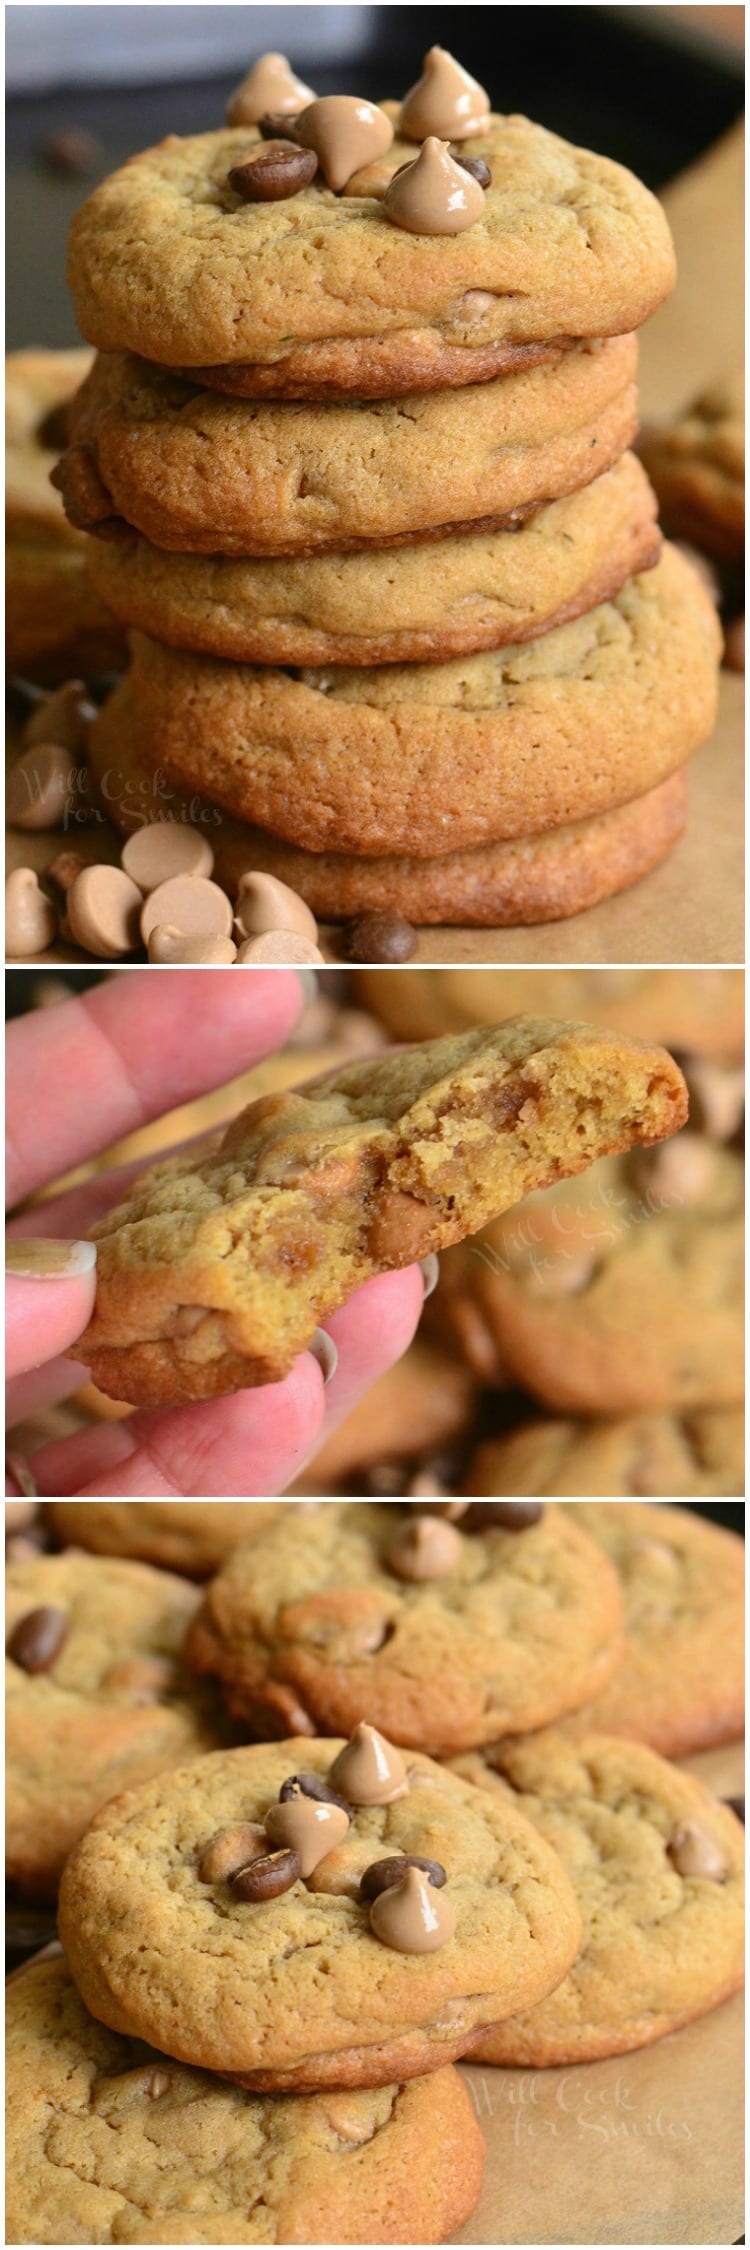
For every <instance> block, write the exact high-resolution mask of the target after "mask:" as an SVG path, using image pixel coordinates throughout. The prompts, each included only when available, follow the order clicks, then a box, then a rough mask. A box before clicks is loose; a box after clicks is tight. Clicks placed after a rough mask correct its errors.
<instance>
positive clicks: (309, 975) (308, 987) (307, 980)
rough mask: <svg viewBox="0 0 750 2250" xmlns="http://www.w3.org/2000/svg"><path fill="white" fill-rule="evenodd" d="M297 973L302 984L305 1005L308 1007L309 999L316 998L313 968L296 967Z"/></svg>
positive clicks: (315, 977)
mask: <svg viewBox="0 0 750 2250" xmlns="http://www.w3.org/2000/svg"><path fill="white" fill-rule="evenodd" d="M297 975H298V977H299V981H300V984H301V986H302V994H303V999H304V1003H305V1007H306V1008H307V1007H309V1004H310V1001H311V1000H317V997H318V979H317V976H316V973H315V970H314V969H298V970H297Z"/></svg>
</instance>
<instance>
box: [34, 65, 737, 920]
mask: <svg viewBox="0 0 750 2250" xmlns="http://www.w3.org/2000/svg"><path fill="white" fill-rule="evenodd" d="M269 62H272V63H273V64H274V68H273V69H272V70H270V73H269ZM278 63H279V58H267V57H266V58H263V60H262V61H261V63H259V64H258V65H257V66H256V68H255V70H254V71H253V72H251V73H250V77H249V79H248V81H247V82H246V84H245V86H244V88H243V89H241V91H240V95H239V96H238V97H237V98H236V100H235V103H234V104H233V105H232V106H231V107H230V112H229V114H230V117H231V118H232V125H231V127H230V128H229V129H228V130H226V131H222V132H217V133H214V134H209V135H204V136H202V137H201V138H199V139H195V140H192V141H184V142H180V141H171V142H167V143H165V144H164V145H163V147H162V148H161V149H158V150H155V151H151V152H149V153H148V154H147V155H145V156H143V157H140V158H137V159H135V160H133V161H131V163H130V165H129V166H127V167H126V168H125V170H124V171H122V172H121V173H119V174H115V175H114V177H113V178H112V179H111V180H110V181H108V182H105V183H104V185H103V187H101V188H99V189H97V190H96V192H95V194H94V195H93V196H92V198H91V199H90V201H89V203H88V204H87V205H86V206H84V209H83V211H82V212H81V213H80V214H79V217H78V219H77V221H76V222H75V225H74V229H73V236H72V242H71V255H70V269H69V270H70V278H71V284H72V288H73V294H74V299H75V304H76V311H77V315H78V319H79V323H80V325H81V327H82V329H83V332H84V333H85V335H86V336H87V337H88V338H89V339H90V341H92V342H94V343H95V344H96V345H97V346H98V350H99V357H98V358H97V360H96V362H95V365H94V368H93V371H92V373H91V375H90V376H89V378H88V380H87V382H86V384H85V385H84V387H83V390H82V392H81V394H80V398H79V401H78V406H77V409H76V419H75V432H74V440H73V443H72V445H71V447H70V448H69V450H68V452H67V454H66V456H65V457H64V460H63V463H62V465H61V469H60V472H59V476H60V482H61V488H62V490H63V493H64V497H65V504H66V508H67V511H68V514H69V516H70V517H71V519H72V521H73V522H74V523H75V524H76V525H77V526H78V527H80V528H82V529H83V530H85V531H86V532H87V533H88V534H89V535H90V536H89V561H90V570H91V576H92V581H93V585H94V587H95V589H96V592H97V595H98V596H99V597H100V598H102V599H103V600H104V601H105V602H106V603H108V604H109V605H110V607H111V609H112V610H113V612H114V614H115V616H116V617H117V619H118V620H119V622H120V624H121V625H122V626H125V627H127V628H128V629H129V630H130V631H131V633H132V641H131V651H132V662H131V669H130V673H129V675H128V678H127V679H126V681H125V682H124V683H123V684H122V686H121V687H120V688H119V690H118V691H117V693H116V694H115V696H114V697H113V699H112V700H111V702H110V703H109V704H108V706H107V707H106V709H105V711H104V712H103V714H102V716H101V719H100V720H99V722H98V725H97V726H96V728H95V729H94V733H93V744H92V763H93V769H94V773H95V776H96V777H98V779H99V782H100V783H101V782H102V780H103V777H105V776H106V790H107V802H108V809H109V810H110V812H112V811H113V809H114V811H115V813H116V809H117V808H116V795H117V793H118V790H117V780H116V777H117V776H119V784H120V786H119V796H120V799H121V804H122V810H121V813H120V815H119V817H120V819H121V822H122V824H123V825H125V826H126V825H128V824H130V825H132V824H133V822H134V821H137V820H144V819H153V818H159V817H164V810H165V794H166V792H167V791H168V792H169V793H170V801H171V804H172V810H173V811H174V810H175V809H177V810H178V811H182V813H183V814H184V815H185V816H186V817H190V808H191V807H192V817H193V818H196V817H199V811H200V800H201V799H204V800H207V801H208V802H209V803H210V804H211V805H212V806H213V807H214V808H218V809H219V810H220V813H221V822H220V825H219V826H218V827H217V828H216V830H215V832H214V831H213V830H212V842H213V843H214V844H215V846H216V865H217V871H218V874H219V876H220V879H221V880H222V881H224V882H225V883H226V886H227V888H228V889H230V890H231V889H232V888H233V887H235V886H236V882H237V879H238V876H239V874H240V873H242V872H244V871H245V869H246V868H247V867H248V865H250V864H252V865H254V866H256V867H257V868H259V869H262V870H265V871H267V872H269V873H272V874H274V875H276V876H278V877H280V878H281V879H282V880H283V881H285V882H287V883H288V884H289V885H290V886H291V887H292V888H293V889H295V890H296V891H298V892H299V893H300V894H301V895H302V897H303V898H304V900H305V901H306V903H307V904H308V906H309V907H310V908H311V909H312V911H313V912H314V913H315V914H316V915H317V916H319V917H321V918H323V919H331V920H336V919H341V918H346V917H347V916H349V915H356V914H357V913H358V912H360V911H362V910H367V909H369V908H383V909H386V910H389V911H394V912H398V913H401V914H404V915H406V916H408V917H409V918H410V919H411V920H412V921H416V922H420V921H421V922H445V923H451V922H457V923H469V924H472V923H473V924H477V925H480V924H494V925H498V924H503V923H509V924H510V923H519V922H521V923H523V922H529V923H531V922H535V921H544V920H548V919H555V918H557V917H560V916H565V915H570V914H573V913H575V912H577V911H579V910H580V909H582V908H584V907H586V906H588V905H590V904H592V903H594V902H595V901H596V900H597V899H600V898H603V897H605V896H607V895H609V894H610V893H612V892H615V891H617V890H618V889H620V888H622V887H624V886H625V885H627V884H628V883H630V882H632V881H634V880H635V879H636V878H637V877H638V876H639V875H640V874H642V873H643V872H644V871H645V870H646V869H647V868H648V867H650V866H652V865H654V864H655V863H656V862H657V861H658V860H660V859H661V858H662V857H663V856H664V854H665V853H666V852H667V850H668V849H669V847H670V845H671V844H672V843H673V842H674V841H675V839H676V837H677V836H678V835H679V834H680V832H681V830H682V828H683V825H684V820H685V807H686V791H685V773H684V768H685V765H686V762H687V760H688V759H689V758H690V756H691V754H692V753H693V751H694V750H695V749H696V748H697V747H698V745H699V744H700V743H701V742H702V741H703V740H705V738H706V736H707V735H708V733H709V732H710V729H711V725H712V722H713V716H714V710H715V697H716V664H717V655H718V646H719V636H718V628H717V624H716V618H715V615H714V611H713V607H712V604H711V603H710V601H709V599H708V597H707V596H706V593H705V590H704V589H702V588H701V586H700V585H699V584H698V582H697V580H696V577H695V574H694V573H693V572H692V570H691V569H690V567H689V565H688V564H687V563H686V562H685V560H684V558H683V557H682V556H680V555H679V554H678V553H677V552H676V551H674V550H672V549H669V548H663V547H662V546H661V541H660V535H659V533H658V529H657V526H656V520H655V517H656V504H655V500H654V497H653V494H652V492H651V489H650V486H649V484H648V481H647V478H646V476H645V472H644V471H643V469H642V467H641V465H640V464H639V462H638V461H637V460H636V458H635V457H634V455H633V454H632V453H631V452H630V451H629V447H630V446H631V444H632V441H633V439H634V437H635V433H636V425H637V397H636V387H635V378H636V364H637V344H636V336H635V331H636V329H637V328H638V326H639V325H640V324H641V322H642V321H643V320H644V319H646V318H647V317H648V314H649V313H650V312H651V311H652V310H653V309H654V308H655V307H656V306H657V305H658V303H659V302H660V301H661V299H662V298H663V297H664V296H665V295H666V293H667V292H668V290H669V289H670V288H671V286H672V283H673V278H674V269H673V259H672V252H671V245H670V242H669V236H668V230H667V228H666V223H665V221H664V219H663V217H662V215H661V213H660V211H659V209H658V206H657V205H656V204H655V203H654V201H653V199H652V198H651V197H650V196H649V195H648V194H647V192H646V190H645V189H643V188H641V187H640V186H639V184H638V183H637V182H636V181H635V180H633V179H632V177H631V176H630V175H629V174H627V173H625V172H623V171H622V170H621V168H620V167H618V166H616V165H613V164H611V163H609V162H608V161H607V160H606V159H598V158H595V157H593V156H589V155H588V154H587V153H586V152H581V151H577V150H574V149H572V148H569V147H568V146H567V144H565V143H564V142H561V141H559V140H557V139H555V138H554V136H552V135H550V134H548V133H546V132H544V131H543V130H542V129H541V128H540V127H537V126H534V125H531V124H529V123H528V121H527V120H525V119H523V118H515V117H509V118H502V117H497V116H491V115H490V114H489V105H488V101H487V97H486V95H484V94H483V92H482V89H481V88H480V87H478V86H477V85H476V83H475V82H474V81H473V80H470V79H468V77H467V75H466V74H465V73H464V72H462V71H461V70H460V67H459V66H458V65H456V64H454V63H453V62H452V61H451V58H450V57H448V56H446V55H444V54H443V52H442V50H439V49H434V50H431V52H430V55H429V56H428V57H427V58H426V62H425V75H424V78H423V80H422V81H421V82H420V85H419V86H418V87H417V88H415V89H414V90H413V91H412V94H410V95H409V96H407V98H406V100H405V102H404V103H403V104H402V105H400V106H399V105H397V104H386V105H385V106H384V108H383V109H374V108H373V107H372V105H369V104H367V103H359V104H358V103H355V102H354V101H353V100H350V99H349V97H336V98H335V99H331V100H328V101H322V102H318V101H316V100H314V99H313V97H312V96H311V94H310V90H309V89H305V88H300V86H299V83H298V82H297V81H294V80H293V79H292V77H291V74H290V73H289V72H288V70H287V69H286V66H283V67H282V68H281V70H279V69H277V68H276V67H275V66H276V65H277V64H278ZM272 94H275V97H276V98H275V101H274V102H273V111H274V113H275V114H271V115H265V114H264V108H265V110H266V111H267V110H268V104H269V98H270V96H271V95H272ZM354 112H356V118H355V117H354V115H353V113H354ZM363 119H364V122H362V120H363ZM282 132H283V136H284V138H283V139H280V138H276V139H274V138H270V139H269V137H268V136H269V134H270V135H273V134H274V133H275V134H276V135H277V136H278V135H280V134H281V133H282ZM264 136H265V137H264ZM316 157H317V164H318V168H317V171H315V170H313V176H312V178H311V177H310V167H311V165H313V166H314V161H315V158H316ZM300 159H302V160H303V161H302V172H303V173H304V179H302V177H301V174H300ZM350 166H351V167H353V169H349V167H350ZM264 167H265V170H264ZM264 180H265V182H266V185H265V186H264V185H263V181H264ZM248 196H249V197H250V198H251V200H246V197H248ZM268 196H273V198H274V199H273V200H266V199H265V198H266V197H268ZM174 792H177V795H178V803H177V806H176V807H175V803H174V795H173V793H174Z"/></svg>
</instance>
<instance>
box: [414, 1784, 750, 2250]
mask: <svg viewBox="0 0 750 2250" xmlns="http://www.w3.org/2000/svg"><path fill="white" fill-rule="evenodd" d="M684 1763H685V1766H686V1768H687V1769H688V1770H689V1771H691V1772H695V1773H697V1774H698V1775H699V1776H700V1778H701V1780H703V1781H705V1782H706V1783H707V1785H708V1786H709V1787H710V1788H714V1789H716V1790H717V1792H720V1793H722V1794H723V1795H729V1794H732V1795H734V1794H737V1793H738V1792H739V1791H741V1790H742V1789H743V1788H744V1758H743V1751H742V1745H741V1744H731V1745H730V1746H729V1747H728V1748H725V1749H722V1750H719V1751H711V1752H702V1753H701V1755H700V1757H696V1758H692V1759H690V1758H689V1759H686V1760H685V1761H684ZM743 2061H744V2050H743V2004H742V1995H741V1994H738V1995H737V1996H736V1997H735V1998H734V1999H733V2000H729V2001H727V2002H725V2004H724V2006H723V2007H721V2008H716V2009H714V2011H713V2013H712V2014H711V2015H709V2016H703V2017H701V2019H700V2021H699V2022H697V2023H693V2024H688V2025H687V2026H686V2027H685V2029H684V2030H683V2031H678V2032H675V2033H673V2035H672V2037H671V2038H669V2039H662V2040H660V2041H659V2042H658V2043H657V2045H656V2046H654V2047H644V2048H641V2049H640V2051H639V2052H638V2053H636V2054H632V2055H617V2056H613V2057H612V2059H611V2060H610V2061H607V2062H598V2063H588V2064H585V2065H578V2066H575V2067H573V2068H571V2069H565V2070H537V2071H520V2070H490V2069H488V2068H486V2067H485V2068H480V2066H479V2065H478V2064H463V2065H462V2066H461V2067H462V2072H463V2076H464V2078H465V2079H466V2082H467V2085H468V2086H469V2088H470V2091H471V2095H472V2100H473V2102H474V2105H475V2108H476V2111H477V2115H478V2118H479V2121H480V2124H481V2127H482V2131H483V2133H484V2137H485V2141H486V2144H487V2169H486V2173H485V2179H484V2187H483V2190H482V2195H481V2198H480V2201H479V2203H478V2205H477V2209H476V2211H475V2212H474V2215H473V2217H472V2218H471V2219H470V2220H469V2221H468V2224H467V2225H466V2226H465V2227H463V2228H462V2229H461V2232H460V2233H459V2234H456V2235H454V2236H453V2237H452V2240H453V2241H454V2242H466V2243H469V2242H473V2243H555V2244H556V2243H568V2242H575V2243H592V2244H593V2243H610V2242H623V2243H632V2244H640V2243H643V2244H646V2243H652V2242H659V2243H661V2242H678V2243H682V2242H689V2243H724V2242H728V2243H731V2242H736V2241H737V2238H738V2236H739V2235H741V2234H742V2232H743V2225H744V2221H743V2200H742V2150H743V2126H744V2105H743Z"/></svg>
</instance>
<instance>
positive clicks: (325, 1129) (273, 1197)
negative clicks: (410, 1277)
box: [76, 1018, 686, 1404]
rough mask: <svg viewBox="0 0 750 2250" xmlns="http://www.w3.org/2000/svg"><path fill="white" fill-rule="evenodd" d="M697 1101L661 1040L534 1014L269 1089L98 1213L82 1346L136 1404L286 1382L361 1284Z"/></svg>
mask: <svg viewBox="0 0 750 2250" xmlns="http://www.w3.org/2000/svg"><path fill="white" fill-rule="evenodd" d="M685 1105H686V1089H685V1084H684V1080H683V1078H682V1075H681V1073H680V1071H679V1070H678V1069H677V1066H676V1064H675V1063H674V1062H673V1061H672V1058H671V1056H670V1055H667V1054H666V1053H665V1052H664V1051H663V1050H662V1049H659V1048H652V1047H645V1046H641V1045H639V1044H638V1043H636V1042H631V1041H627V1040H620V1039H610V1038H608V1037H607V1035H606V1033H597V1032H593V1031H590V1030H589V1029H588V1028H587V1027H586V1026H585V1025H577V1024H569V1025H567V1026H562V1025H554V1026H550V1025H548V1024H546V1023H545V1022H543V1021H542V1022H533V1021H530V1020H525V1019H523V1018H517V1019H516V1020H515V1021H511V1022H510V1023H508V1024H505V1025H501V1026H500V1027H499V1029H497V1030H496V1031H494V1032H469V1033H468V1034H466V1035H465V1036H464V1037H463V1038H462V1039H458V1040H454V1039H447V1040H437V1041H436V1042H435V1043H434V1044H431V1043H430V1044H428V1045H425V1046H421V1047H415V1048H412V1049H411V1050H407V1051H405V1052H404V1051H398V1052H396V1053H395V1054H392V1055H387V1056H380V1055H378V1056H376V1057H375V1058H374V1060H372V1061H370V1062H363V1063H359V1064H353V1065H351V1066H350V1067H349V1068H348V1069H345V1070H342V1071H339V1072H336V1073H334V1074H333V1075H332V1076H330V1077H328V1078H326V1079H323V1080H320V1081H319V1082H318V1083H315V1082H314V1081H313V1082H311V1083H310V1084H309V1085H308V1086H307V1087H305V1088H300V1089H299V1090H298V1091H292V1092H288V1093H285V1094H278V1095H269V1096H267V1097H266V1099H265V1100H262V1101H260V1102H255V1103H251V1104H250V1106H249V1108H248V1109H246V1110H244V1111H243V1112H242V1113H241V1114H240V1116H239V1117H238V1118H236V1119H235V1120H234V1123H233V1124H232V1125H230V1126H228V1127H227V1128H226V1130H225V1132H224V1133H222V1134H221V1135H219V1136H216V1137H214V1139H213V1140H212V1141H210V1142H209V1143H208V1144H207V1146H206V1147H205V1148H204V1150H203V1151H202V1152H201V1154H200V1156H197V1155H196V1152H195V1151H194V1150H189V1151H187V1152H186V1153H185V1154H184V1155H178V1156H176V1157H172V1158H170V1159H168V1160H167V1161H166V1162H165V1163H163V1164H160V1165H157V1166H156V1167H155V1168H154V1169H153V1170H151V1171H147V1172H145V1173H142V1174H141V1175H140V1177H139V1178H137V1179H136V1180H135V1181H134V1182H133V1184H132V1186H131V1187H130V1189H129V1191H128V1193H127V1195H126V1196H125V1198H124V1200H123V1201H122V1202H121V1203H119V1204H116V1205H115V1206H114V1208H113V1209H112V1210H110V1211H109V1212H107V1213H106V1215H105V1216H104V1217H103V1218H102V1219H100V1220H99V1221H98V1222H97V1224H96V1227H95V1228H94V1229H93V1230H92V1231H93V1234H94V1237H95V1239H96V1242H97V1253H98V1255H97V1294H96V1304H95V1309H94V1313H93V1317H92V1319H91V1321H90V1322H89V1326H88V1328H87V1329H85V1330H84V1333H83V1336H82V1337H81V1338H80V1339H79V1341H78V1343H77V1345H76V1351H77V1354H78V1357H79V1358H80V1359H82V1360H83V1361H84V1362H85V1363H86V1365H87V1366H88V1367H89V1368H90V1371H91V1374H92V1375H93V1378H94V1381H95V1382H96V1383H98V1385H99V1387H100V1389H102V1390H104V1391H107V1392H109V1393H111V1394H112V1395H113V1396H114V1397H115V1398H127V1399H130V1400H132V1401H133V1402H134V1403H136V1404H158V1403H160V1402H167V1401H172V1400H177V1399H190V1398H193V1399H196V1398H210V1397H214V1396H216V1395H217V1394H222V1393H224V1392H227V1391H233V1390H238V1389H240V1388H243V1387H245V1386H246V1385H253V1384H257V1383H264V1382H275V1381H277V1380H278V1379H279V1378H280V1377H282V1376H283V1375H285V1374H286V1373H287V1372H288V1370H289V1368H290V1367H291V1366H292V1364H293V1361H294V1359H295V1358H296V1356H297V1354H298V1353H299V1352H302V1351H304V1350H305V1348H306V1346H307V1345H308V1344H309V1343H310V1341H311V1339H312V1336H313V1334H314V1330H315V1328H316V1325H317V1324H318V1323H319V1322H321V1321H323V1320H324V1319H325V1317H326V1314H327V1313H330V1312H332V1311H333V1310H334V1309H335V1307H337V1306H339V1305H341V1304H343V1303H345V1302H346V1300H347V1298H348V1297H350V1296H351V1295H352V1292H353V1291H354V1289H355V1288H356V1287H357V1286H358V1284H359V1283H360V1282H363V1281H366V1280H368V1279H369V1278H370V1277H371V1276H372V1275H373V1274H375V1273H381V1272H387V1271H389V1270H391V1269H393V1268H395V1267H401V1266H405V1265H409V1264H410V1263H411V1261H412V1260H413V1259H415V1258H422V1257H425V1256H427V1255H428V1253H429V1252H431V1251H433V1250H438V1249H440V1248H441V1247H442V1246H443V1245H444V1244H445V1243H448V1242H455V1241H457V1240H459V1239H460V1238H461V1236H462V1235H464V1234H466V1233H470V1232H472V1231H474V1230H476V1228H477V1227H478V1226H480V1225H481V1224H482V1222H483V1221H484V1220H485V1219H486V1217H487V1215H488V1212H490V1211H495V1210H497V1209H498V1207H500V1208H502V1209H507V1208H508V1205H509V1204H514V1203H516V1202H518V1201H519V1199H520V1198H521V1197H522V1196H524V1195H527V1194H529V1192H530V1191H531V1190H532V1189H534V1188H537V1187H539V1186H540V1185H541V1184H542V1182H544V1181H548V1180H550V1179H553V1178H554V1179H559V1178H560V1176H561V1175H562V1174H564V1173H569V1172H578V1171H580V1170H582V1169H583V1167H584V1166H585V1165H586V1164H587V1163H590V1162H591V1161H592V1160H593V1158H594V1157H595V1156H598V1155H601V1154H602V1153H603V1151H604V1150H606V1149H622V1148H628V1147H630V1146H631V1144H632V1143H633V1141H634V1140H642V1141H645V1142H647V1143H648V1142H651V1141H655V1140H660V1139H661V1138H663V1136H664V1135H667V1134H670V1133H673V1132H674V1131H676V1130H677V1129H678V1127H679V1125H680V1124H681V1123H682V1121H683V1120H684V1115H685Z"/></svg>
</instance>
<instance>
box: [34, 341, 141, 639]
mask: <svg viewBox="0 0 750 2250" xmlns="http://www.w3.org/2000/svg"><path fill="white" fill-rule="evenodd" d="M90 363H91V354H90V352H85V351H69V352H45V351H28V352H11V353H10V354H9V356H8V358H7V359H6V362H5V447H6V451H5V598H6V612H5V656H6V667H7V669H8V671H10V672H23V673H26V674H33V675H35V676H37V677H39V676H41V677H43V678H44V679H45V680H50V681H51V680H54V679H55V678H59V677H60V676H61V675H62V676H64V675H65V674H68V673H71V672H74V671H82V672H96V671H108V670H109V669H110V667H112V666H114V665H117V664H120V663H122V662H123V660H124V655H125V639H124V634H123V633H122V631H121V629H120V627H119V625H117V624H115V621H114V618H113V617H112V614H111V612H110V610H109V609H108V608H107V607H106V605H105V603H104V602H103V601H101V600H100V599H99V596H98V594H96V593H95V592H94V590H93V588H92V586H91V585H90V583H89V579H88V575H87V571H86V542H85V540H84V539H82V538H81V536H80V534H79V533H78V532H77V531H75V530H74V529H73V526H72V524H70V523H68V521H67V519H66V517H65V514H64V511H63V507H62V503H61V501H60V499H59V497H58V494H57V493H56V492H53V490H52V486H51V484H50V481H49V480H50V471H51V469H52V468H53V467H54V465H55V462H56V461H57V460H58V459H59V456H60V453H61V452H62V451H63V450H64V448H65V446H66V445H67V442H68V437H69V435H70V430H69V426H68V420H67V412H68V409H69V407H70V405H71V404H72V400H73V397H74V395H75V392H76V391H77V389H78V386H79V384H80V383H82V382H83V379H84V376H85V374H86V372H87V369H88V368H89V366H90Z"/></svg>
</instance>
